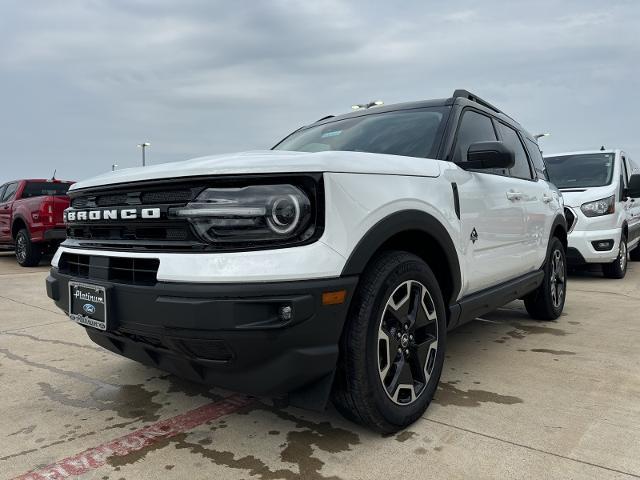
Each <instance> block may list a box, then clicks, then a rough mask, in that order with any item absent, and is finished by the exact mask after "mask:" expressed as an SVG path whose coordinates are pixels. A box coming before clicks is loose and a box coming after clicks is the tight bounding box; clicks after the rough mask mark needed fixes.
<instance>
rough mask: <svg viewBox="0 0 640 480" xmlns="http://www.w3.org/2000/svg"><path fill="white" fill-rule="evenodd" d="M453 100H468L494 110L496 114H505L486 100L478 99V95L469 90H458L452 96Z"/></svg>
mask: <svg viewBox="0 0 640 480" xmlns="http://www.w3.org/2000/svg"><path fill="white" fill-rule="evenodd" d="M451 98H466V99H467V100H471V101H472V102H476V103H479V104H480V105H482V106H483V107H487V108H489V109H491V110H493V111H494V112H497V113H504V112H502V111H501V110H500V109H499V108H497V107H494V106H493V105H491V104H490V103H489V102H487V101H486V100H483V99H481V98H480V97H478V96H477V95H475V94H473V93H471V92H469V91H468V90H463V89H457V90H456V91H455V92H453V95H452V97H451Z"/></svg>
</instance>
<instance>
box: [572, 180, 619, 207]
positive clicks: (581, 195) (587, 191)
mask: <svg viewBox="0 0 640 480" xmlns="http://www.w3.org/2000/svg"><path fill="white" fill-rule="evenodd" d="M560 191H561V192H562V198H564V204H565V205H566V206H568V207H579V206H581V205H582V204H583V203H587V202H593V201H594V200H600V199H601V198H607V197H610V196H611V195H613V194H614V193H615V187H614V186H613V185H606V186H604V187H590V188H564V189H560Z"/></svg>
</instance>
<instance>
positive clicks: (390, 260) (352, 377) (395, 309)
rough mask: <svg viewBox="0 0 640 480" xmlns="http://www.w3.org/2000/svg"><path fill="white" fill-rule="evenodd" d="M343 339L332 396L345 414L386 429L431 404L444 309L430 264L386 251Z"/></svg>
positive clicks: (366, 279)
mask: <svg viewBox="0 0 640 480" xmlns="http://www.w3.org/2000/svg"><path fill="white" fill-rule="evenodd" d="M353 302H354V303H353V305H352V308H351V309H350V314H349V318H348V320H347V325H346V326H345V332H344V334H343V338H342V340H341V356H340V360H339V363H338V371H337V375H336V383H335V385H334V391H333V401H334V404H335V405H336V407H337V408H338V410H340V412H342V413H343V414H344V415H345V416H346V417H347V418H349V419H351V420H353V421H355V422H357V423H360V424H362V425H365V426H367V427H369V428H372V429H374V430H377V431H380V432H382V433H392V432H396V431H398V430H401V429H403V428H405V427H407V426H408V425H410V424H411V423H413V422H414V421H415V420H417V419H418V418H419V417H420V416H421V415H422V414H423V413H424V411H425V410H426V408H427V407H428V406H429V403H430V402H431V400H432V398H433V395H434V393H435V391H436V388H437V386H438V382H439V380H440V374H441V373H442V366H443V363H444V349H445V337H446V320H445V318H446V317H445V307H444V301H443V299H442V293H441V291H440V287H439V285H438V282H437V280H436V278H435V276H434V274H433V272H432V271H431V269H430V268H429V267H428V265H427V264H426V263H425V262H424V261H422V260H421V259H420V258H418V257H417V256H415V255H412V254H410V253H406V252H386V253H383V254H382V255H380V256H379V257H377V258H376V259H374V260H373V261H372V263H371V264H370V265H369V266H368V268H367V270H366V271H365V273H364V274H363V276H362V278H361V280H360V283H359V286H358V289H357V291H356V294H355V296H354V301H353Z"/></svg>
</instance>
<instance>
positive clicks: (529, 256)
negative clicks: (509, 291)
mask: <svg viewBox="0 0 640 480" xmlns="http://www.w3.org/2000/svg"><path fill="white" fill-rule="evenodd" d="M498 133H499V134H500V137H501V140H502V141H503V142H504V144H505V145H507V146H508V147H509V148H511V149H512V150H513V151H514V153H515V165H514V166H513V168H511V169H509V176H510V177H511V179H512V181H513V188H514V189H515V191H516V192H517V193H518V194H520V203H521V204H522V206H523V208H524V212H525V217H524V218H525V220H524V226H525V239H524V242H523V245H522V255H523V257H522V262H521V266H522V268H523V271H522V273H523V274H524V273H526V272H530V271H533V270H536V269H538V268H540V266H541V265H542V264H543V263H544V261H545V257H546V247H547V243H548V241H549V233H550V231H551V225H552V224H553V220H554V219H555V214H556V212H557V211H558V208H559V201H560V200H559V199H560V196H559V195H558V194H557V193H556V192H554V191H552V189H551V188H550V187H549V185H548V184H547V182H546V181H544V180H543V179H538V176H537V174H536V169H535V167H534V164H533V162H532V159H531V158H530V155H529V152H528V151H527V149H526V148H525V139H524V138H523V136H522V134H521V132H518V131H517V130H516V129H514V128H512V127H511V126H509V125H507V124H505V123H502V122H498ZM538 152H539V151H538Z"/></svg>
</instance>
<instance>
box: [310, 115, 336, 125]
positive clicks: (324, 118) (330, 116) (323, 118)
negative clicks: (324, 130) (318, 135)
mask: <svg viewBox="0 0 640 480" xmlns="http://www.w3.org/2000/svg"><path fill="white" fill-rule="evenodd" d="M333 117H335V115H327V116H326V117H322V118H320V119H319V120H316V121H315V122H313V123H318V122H321V121H323V120H326V119H327V118H333Z"/></svg>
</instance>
